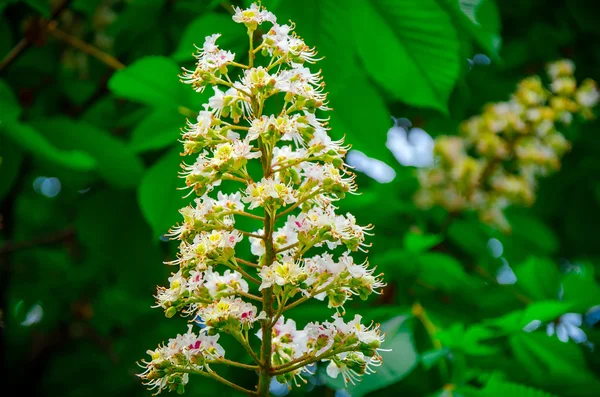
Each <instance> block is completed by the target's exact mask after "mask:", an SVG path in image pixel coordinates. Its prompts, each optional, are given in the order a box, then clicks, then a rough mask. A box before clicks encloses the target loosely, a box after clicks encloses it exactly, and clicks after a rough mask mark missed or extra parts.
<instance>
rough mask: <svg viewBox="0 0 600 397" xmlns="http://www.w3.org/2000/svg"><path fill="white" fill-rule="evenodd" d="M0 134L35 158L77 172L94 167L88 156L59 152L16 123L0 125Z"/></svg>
mask: <svg viewBox="0 0 600 397" xmlns="http://www.w3.org/2000/svg"><path fill="white" fill-rule="evenodd" d="M0 134H4V135H5V136H7V137H8V138H9V139H10V140H11V141H13V142H14V143H15V144H16V145H18V146H20V147H21V149H23V150H25V151H28V152H30V153H31V154H32V155H34V156H35V158H40V159H42V160H46V161H50V162H52V163H54V164H57V165H61V166H64V167H68V168H72V169H74V170H78V171H89V170H91V169H93V168H94V167H95V166H96V161H95V160H94V158H93V157H91V156H90V155H89V154H87V153H85V152H82V151H79V150H61V149H59V148H58V147H56V146H54V145H53V144H52V143H50V142H49V141H48V139H46V138H45V137H44V136H43V135H42V134H40V133H39V132H38V131H37V130H36V129H34V128H32V127H30V126H28V125H25V124H19V123H17V122H8V123H2V124H0Z"/></svg>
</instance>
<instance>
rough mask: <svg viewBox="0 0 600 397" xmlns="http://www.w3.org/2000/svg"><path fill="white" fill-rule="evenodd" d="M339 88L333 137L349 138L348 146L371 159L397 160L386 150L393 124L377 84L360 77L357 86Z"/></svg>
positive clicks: (335, 95) (333, 95)
mask: <svg viewBox="0 0 600 397" xmlns="http://www.w3.org/2000/svg"><path fill="white" fill-rule="evenodd" d="M337 89H338V90H337V91H332V92H331V104H332V106H333V107H334V108H335V110H336V111H335V112H332V113H331V115H330V121H329V124H330V126H331V133H332V135H333V136H335V137H336V138H341V137H342V136H344V135H346V142H347V143H351V144H352V147H353V148H354V149H356V150H360V151H361V152H363V153H365V154H366V155H368V156H372V157H375V158H377V159H379V160H382V161H386V159H389V160H390V162H391V161H395V160H393V157H392V155H391V153H390V152H389V151H388V150H385V151H383V150H382V148H385V142H386V139H387V131H388V129H389V128H390V126H391V125H390V124H391V122H390V117H389V113H388V110H387V108H386V106H385V102H384V101H383V99H382V98H381V95H380V94H379V93H378V92H377V90H375V88H374V87H373V85H372V84H371V83H370V82H369V81H368V80H366V78H365V77H364V76H363V75H362V74H357V75H355V77H354V83H353V85H342V86H337Z"/></svg>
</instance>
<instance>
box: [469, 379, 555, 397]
mask: <svg viewBox="0 0 600 397" xmlns="http://www.w3.org/2000/svg"><path fill="white" fill-rule="evenodd" d="M476 396H477V397H507V396H510V397H556V395H554V394H550V393H546V392H545V391H543V390H538V389H534V388H532V387H529V386H525V385H520V384H518V383H512V382H506V381H503V380H500V379H498V377H495V376H492V377H491V378H490V380H489V381H488V382H487V384H486V385H485V387H484V388H483V389H481V390H480V391H479V392H478V393H476Z"/></svg>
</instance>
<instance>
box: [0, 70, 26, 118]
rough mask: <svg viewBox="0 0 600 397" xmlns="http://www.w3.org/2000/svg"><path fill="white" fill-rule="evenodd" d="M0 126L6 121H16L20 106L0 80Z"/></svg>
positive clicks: (6, 85)
mask: <svg viewBox="0 0 600 397" xmlns="http://www.w3.org/2000/svg"><path fill="white" fill-rule="evenodd" d="M0 108H2V112H0V126H1V125H2V123H4V122H7V121H16V120H17V119H18V118H19V116H20V115H21V105H19V101H17V97H16V96H15V95H14V94H13V92H12V90H11V89H10V87H9V86H8V84H6V83H5V82H4V81H2V80H0Z"/></svg>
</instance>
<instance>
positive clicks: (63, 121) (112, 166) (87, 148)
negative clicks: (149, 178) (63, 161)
mask: <svg viewBox="0 0 600 397" xmlns="http://www.w3.org/2000/svg"><path fill="white" fill-rule="evenodd" d="M34 125H35V126H37V128H38V129H39V130H40V131H42V132H43V133H44V135H45V136H47V137H48V138H49V139H50V141H52V142H53V143H54V144H56V145H57V146H58V147H61V148H63V149H71V150H80V151H84V152H86V153H88V154H89V155H91V156H92V157H93V158H94V159H95V160H96V162H97V170H98V173H99V174H100V176H102V177H103V178H104V179H105V180H106V181H107V182H108V183H110V184H112V185H114V186H116V187H121V188H128V187H134V186H137V184H138V183H139V181H140V179H141V177H142V174H143V171H144V165H143V163H142V161H141V160H140V159H139V158H138V157H137V156H136V155H135V153H133V152H132V151H131V149H129V148H128V147H127V146H126V145H125V143H124V142H123V141H121V140H119V139H117V138H115V137H113V136H111V135H110V134H109V133H108V132H107V131H104V130H101V129H99V128H97V127H94V126H93V125H91V124H88V123H86V122H83V121H74V120H70V119H68V118H63V117H60V118H54V119H47V120H43V121H37V122H35V123H34Z"/></svg>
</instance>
